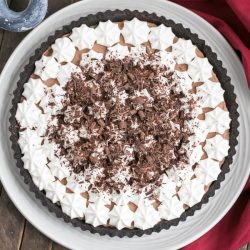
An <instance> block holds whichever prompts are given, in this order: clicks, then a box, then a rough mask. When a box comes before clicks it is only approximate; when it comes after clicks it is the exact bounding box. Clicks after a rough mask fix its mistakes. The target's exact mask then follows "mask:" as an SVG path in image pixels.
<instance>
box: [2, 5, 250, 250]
mask: <svg viewBox="0 0 250 250" xmlns="http://www.w3.org/2000/svg"><path fill="white" fill-rule="evenodd" d="M117 8H119V9H125V8H128V9H131V10H136V9H137V10H140V11H143V10H146V11H148V12H155V13H157V14H158V15H164V16H166V17H167V18H171V19H173V20H175V22H181V23H182V24H183V25H184V26H185V27H189V28H190V29H191V30H192V31H193V32H196V33H198V34H199V37H200V38H202V39H204V40H206V42H207V44H208V45H210V46H211V47H212V49H213V50H214V51H215V52H216V53H217V54H218V57H219V59H221V60H222V61H223V64H224V66H225V67H226V68H227V69H228V74H229V76H230V77H231V78H232V83H233V84H234V85H235V91H236V93H237V95H238V99H237V101H238V103H239V112H240V136H239V138H238V139H239V146H238V149H237V154H236V156H235V157H234V163H233V165H232V166H231V172H230V173H229V174H227V175H226V180H225V181H224V182H223V183H222V187H221V189H220V190H217V191H216V195H215V196H214V197H213V198H211V199H210V201H209V203H208V204H206V205H204V206H203V208H202V209H201V210H200V211H196V213H195V215H194V216H192V217H188V219H187V220H186V221H185V222H181V223H180V224H179V225H178V226H177V227H171V228H170V229H169V230H163V231H161V232H160V233H154V234H152V235H150V236H143V237H141V238H138V237H134V238H132V239H128V238H122V239H120V238H116V237H115V238H110V237H108V236H99V235H93V234H90V233H89V232H83V231H81V230H80V229H78V228H73V227H72V226H71V224H66V223H64V222H63V221H62V220H61V219H57V218H56V217H55V216H54V214H52V213H50V212H49V211H48V210H47V208H45V207H43V206H42V205H41V204H40V201H38V200H37V199H36V198H35V197H34V195H33V194H31V193H30V192H29V191H28V188H27V186H26V185H25V184H24V183H23V180H22V178H21V177H20V175H19V173H18V169H17V168H16V166H15V161H14V159H13V155H12V150H11V148H10V141H9V138H8V137H9V132H8V126H9V123H8V118H9V108H10V102H11V99H12V91H13V89H14V88H15V87H16V82H17V80H18V77H19V72H20V71H21V70H22V67H23V66H24V65H25V64H26V63H27V61H28V58H29V57H30V56H31V54H33V53H34V49H35V48H36V47H38V46H39V44H40V43H41V41H44V40H46V38H47V36H48V35H49V34H51V33H53V31H54V30H55V29H58V28H60V27H61V26H62V25H64V24H67V23H69V22H71V20H74V19H78V17H80V16H85V15H88V14H90V13H96V12H98V11H104V10H106V9H117ZM0 84H1V92H0V111H1V112H0V115H1V117H0V122H1V130H0V133H1V134H0V145H1V147H0V159H1V165H0V175H1V181H2V183H3V185H4V187H5V189H6V191H7V193H8V195H9V196H10V198H11V199H12V201H13V202H14V204H15V205H16V207H17V208H18V209H19V210H20V212H21V213H22V214H23V215H24V216H25V217H26V218H27V219H28V220H29V221H30V222H31V223H32V224H33V225H34V226H35V227H36V228H38V229H39V230H40V231H41V232H43V233H44V234H45V235H47V236H48V237H49V238H51V239H53V240H54V241H56V242H58V243H60V244H62V245H64V246H66V247H68V248H71V249H92V250H95V249H98V250H99V249H103V250H105V249H108V250H112V249H118V248H119V249H131V250H133V249H137V250H139V249H144V250H146V249H150V250H151V249H158V250H160V249H177V248H181V247H182V246H184V245H186V244H188V243H190V242H192V241H194V240H196V239H197V238H198V237H200V236H201V235H203V234H204V233H205V232H207V231H208V230H209V229H210V228H212V227H213V226H214V225H215V224H216V223H217V222H218V221H219V220H220V219H221V218H222V217H223V216H224V215H225V213H226V212H227V211H228V210H229V208H230V207H231V206H232V205H233V203H234V202H235V201H236V199H237V197H238V196H239V194H240V192H241V191H242V189H243V186H244V184H245V183H246V181H247V178H248V175H249V172H250V168H249V162H250V155H249V152H250V150H249V140H247V138H250V136H249V128H250V126H249V125H250V115H249V113H247V108H249V107H250V97H249V94H250V93H249V90H248V88H247V82H246V78H245V75H244V71H243V68H242V65H241V63H240V61H239V59H238V58H237V56H236V54H235V53H234V51H233V50H232V48H231V47H230V46H229V44H228V43H227V42H226V40H225V39H224V38H223V37H222V36H221V35H220V34H219V33H218V32H217V31H216V30H215V29H214V28H213V27H212V26H210V25H209V24H208V23H207V22H206V21H204V20H203V19H201V18H200V17H198V16H197V15H195V14H194V13H192V12H190V11H188V10H186V9H184V8H182V7H180V6H178V5H176V4H173V3H171V2H167V1H161V0H154V1H147V0H139V1H138V0H137V1H135V0H123V1H116V0H102V1H98V0H84V1H81V2H78V3H76V4H73V5H71V6H68V7H67V8H65V9H62V10H61V11H59V12H57V13H56V14H54V15H53V16H51V17H49V18H48V19H47V20H45V21H44V22H43V23H42V24H41V25H40V26H39V27H37V28H36V29H34V30H33V31H32V32H31V33H30V34H29V35H28V36H27V37H26V38H25V39H24V40H23V41H22V43H21V44H20V45H19V46H18V48H17V49H16V50H15V51H14V53H13V54H12V56H11V57H10V59H9V61H8V62H7V64H6V66H5V68H4V70H3V72H2V75H1V78H0Z"/></svg>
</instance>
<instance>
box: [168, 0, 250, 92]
mask: <svg viewBox="0 0 250 250" xmlns="http://www.w3.org/2000/svg"><path fill="white" fill-rule="evenodd" d="M173 2H176V3H178V4H180V5H182V6H184V7H186V8H188V9H191V10H193V11H194V12H195V13H196V14H198V15H200V16H201V17H203V18H204V19H206V20H207V21H208V22H209V23H210V24H212V25H213V26H214V27H215V28H216V29H217V30H219V31H220V33H222V34H223V36H224V37H225V38H226V39H227V40H228V41H229V43H230V44H231V45H232V47H233V48H234V49H236V50H238V51H239V52H240V53H241V58H242V63H243V66H244V69H245V73H246V77H247V81H248V86H249V88H250V49H249V48H250V0H173Z"/></svg>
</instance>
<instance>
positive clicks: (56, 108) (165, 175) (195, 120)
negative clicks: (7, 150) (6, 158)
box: [15, 18, 231, 230]
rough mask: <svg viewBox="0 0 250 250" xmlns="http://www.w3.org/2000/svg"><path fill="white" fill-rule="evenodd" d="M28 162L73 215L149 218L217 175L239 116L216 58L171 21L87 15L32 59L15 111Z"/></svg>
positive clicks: (195, 197)
mask: <svg viewBox="0 0 250 250" xmlns="http://www.w3.org/2000/svg"><path fill="white" fill-rule="evenodd" d="M15 117H16V120H17V122H18V125H19V139H18V144H19V146H20V148H21V152H22V162H23V167H24V168H25V169H27V170H28V172H29V174H30V175H31V177H32V180H33V182H34V184H35V185H36V186H37V187H38V189H39V190H40V191H41V192H44V194H45V195H46V197H47V198H48V199H50V200H51V201H52V202H53V203H55V204H57V205H58V206H60V208H61V210H62V212H63V213H64V214H66V215H68V216H69V217H70V218H71V219H76V218H77V219H80V220H82V221H83V222H84V223H87V224H91V225H93V226H94V227H98V226H104V227H107V228H116V229H118V230H120V229H124V228H127V229H130V230H133V229H142V230H146V229H150V228H153V227H154V226H155V225H157V224H159V223H162V222H163V221H171V220H173V219H179V218H180V217H181V216H182V214H184V213H185V211H187V210H188V209H190V208H191V207H193V206H194V205H196V204H198V203H199V202H200V201H201V200H202V197H203V196H204V194H205V193H206V192H207V191H208V190H209V187H210V185H211V184H212V183H213V182H214V181H216V180H217V178H218V176H219V174H220V173H221V171H222V170H221V166H222V165H223V162H224V160H225V158H226V157H227V156H228V151H229V148H230V146H229V139H230V132H229V129H230V124H231V117H230V113H229V111H228V108H227V105H226V103H225V99H224V90H223V88H222V87H221V83H220V82H219V80H218V79H217V77H216V74H215V73H214V72H213V66H212V65H211V64H210V62H209V60H208V59H207V58H206V57H205V56H204V54H203V53H202V52H201V51H200V50H199V49H198V48H197V46H196V45H194V44H193V43H192V41H191V40H190V39H184V38H179V37H177V36H176V35H175V34H174V32H173V30H172V28H171V27H167V26H165V25H164V24H158V25H156V24H154V23H151V22H147V21H143V20H139V19H137V18H133V19H131V20H123V21H120V22H113V21H111V20H108V21H105V22H99V23H98V24H97V25H95V26H87V25H86V24H82V25H80V26H79V27H74V28H73V29H72V31H71V32H70V33H67V34H65V35H64V36H62V37H60V38H57V39H56V40H55V42H54V43H53V44H52V45H51V46H50V47H49V48H47V49H46V51H45V52H44V53H43V55H42V57H41V58H40V59H39V60H37V61H36V62H35V69H34V71H33V73H32V75H31V76H30V78H29V80H28V81H27V82H26V83H25V84H24V90H23V93H22V99H21V100H20V102H19V103H18V107H17V110H16V114H15Z"/></svg>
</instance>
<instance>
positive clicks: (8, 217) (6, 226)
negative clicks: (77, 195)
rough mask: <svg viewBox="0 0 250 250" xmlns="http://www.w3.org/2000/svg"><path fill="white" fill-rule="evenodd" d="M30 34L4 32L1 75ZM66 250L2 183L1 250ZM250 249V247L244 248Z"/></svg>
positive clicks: (21, 3)
mask: <svg viewBox="0 0 250 250" xmlns="http://www.w3.org/2000/svg"><path fill="white" fill-rule="evenodd" d="M77 1H78V0H49V8H48V13H47V16H49V15H51V14H53V13H54V12H55V11H57V10H60V9H61V8H63V7H65V6H67V5H69V4H72V3H74V2H77ZM9 2H10V6H11V8H12V9H13V10H16V11H20V10H22V9H24V8H25V6H26V4H27V1H26V0H10V1H9ZM27 34H28V32H24V33H11V32H8V31H3V30H0V72H1V71H2V69H3V67H4V65H5V63H6V61H7V60H8V58H9V56H10V55H11V53H12V51H13V50H14V49H15V48H16V46H17V45H18V44H19V43H20V41H21V40H22V39H23V38H24V37H25V36H26V35H27ZM16 249H22V250H33V249H36V250H45V249H53V250H60V249H61V250H63V249H66V248H64V247H62V246H60V245H58V244H57V243H55V242H52V241H51V240H50V239H48V238H47V237H46V236H44V235H43V234H41V233H40V232H39V231H38V230H37V229H35V228H34V227H33V226H32V225H31V224H30V223H29V222H28V221H26V220H25V218H24V217H23V216H22V215H21V214H20V212H19V211H18V210H17V209H16V208H15V206H14V205H13V203H12V202H11V200H10V199H9V197H8V195H7V194H6V192H5V190H4V189H3V187H2V185H1V183H0V250H16ZM242 249H244V250H250V245H248V246H247V245H246V246H244V247H242Z"/></svg>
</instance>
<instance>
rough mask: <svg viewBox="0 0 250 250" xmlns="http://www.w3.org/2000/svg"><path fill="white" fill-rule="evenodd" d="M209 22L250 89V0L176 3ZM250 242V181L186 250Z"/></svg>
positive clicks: (226, 249) (227, 248) (228, 248)
mask: <svg viewBox="0 0 250 250" xmlns="http://www.w3.org/2000/svg"><path fill="white" fill-rule="evenodd" d="M173 2H176V3H178V4H180V5H183V6H184V7H186V8H188V9H192V10H193V11H194V12H196V13H197V14H198V15H200V16H201V17H203V18H204V19H206V20H207V21H208V22H209V23H210V24H212V25H213V26H214V27H215V28H216V29H218V30H219V31H220V32H221V33H222V34H223V35H224V37H225V38H226V39H227V40H228V41H229V43H230V44H231V45H232V47H233V48H234V49H236V50H238V51H239V52H240V53H241V58H242V63H243V66H244V69H245V73H246V76H247V80H248V86H249V87H250V50H249V48H250V0H174V1H173ZM249 242H250V179H249V180H248V183H247V185H246V187H245V189H244V191H243V192H242V194H241V195H240V197H239V198H238V200H237V202H236V203H235V204H234V206H233V207H232V208H231V210H230V211H229V212H228V213H227V215H226V216H225V217H224V218H223V219H222V220H221V221H220V222H219V223H218V224H217V225H216V226H215V227H214V228H212V229H211V230H210V231H209V232H208V233H206V234H205V235H203V236H202V237H201V238H199V239H198V240H196V241H195V242H193V243H191V244H190V245H188V246H186V247H184V248H183V250H200V249H202V250H216V249H220V250H237V249H239V248H240V247H241V246H243V245H245V244H247V243H249Z"/></svg>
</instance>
